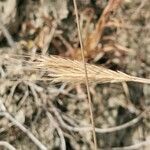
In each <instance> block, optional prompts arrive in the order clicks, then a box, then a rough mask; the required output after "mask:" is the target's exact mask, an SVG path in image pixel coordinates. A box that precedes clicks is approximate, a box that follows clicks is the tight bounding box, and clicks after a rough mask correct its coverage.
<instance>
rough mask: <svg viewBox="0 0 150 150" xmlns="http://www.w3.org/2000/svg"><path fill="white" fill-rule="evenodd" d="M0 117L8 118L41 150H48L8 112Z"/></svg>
mask: <svg viewBox="0 0 150 150" xmlns="http://www.w3.org/2000/svg"><path fill="white" fill-rule="evenodd" d="M0 116H3V117H6V118H7V119H8V120H10V121H11V122H12V123H13V124H14V125H16V126H17V127H19V129H20V130H22V131H23V132H24V133H25V134H26V135H27V136H28V137H29V138H30V139H31V140H32V141H33V142H34V143H35V145H37V147H38V148H39V149H41V150H47V148H46V147H45V146H44V145H43V144H42V143H41V142H40V141H39V140H38V139H37V138H36V137H35V136H34V135H33V134H32V133H31V132H30V131H29V130H27V129H26V128H25V127H24V126H23V125H22V124H21V123H20V122H18V121H17V120H16V119H15V118H13V117H12V116H11V115H10V114H9V113H8V112H0Z"/></svg>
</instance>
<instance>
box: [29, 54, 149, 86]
mask: <svg viewBox="0 0 150 150" xmlns="http://www.w3.org/2000/svg"><path fill="white" fill-rule="evenodd" d="M28 64H29V66H30V67H31V68H33V69H35V70H37V69H40V70H44V71H47V72H48V75H47V76H46V77H47V79H48V80H51V81H52V82H55V83H56V82H67V83H71V84H74V83H84V82H85V72H84V67H83V63H82V62H80V61H76V60H70V59H65V58H62V57H55V56H50V57H46V56H38V57H37V58H36V61H34V62H28ZM86 66H87V73H88V79H89V82H90V83H114V82H124V81H132V82H139V83H146V84H150V79H145V78H139V77H135V76H130V75H128V74H125V73H123V72H121V71H113V70H110V69H107V68H104V67H102V66H96V65H92V64H89V63H86ZM41 79H42V78H41Z"/></svg>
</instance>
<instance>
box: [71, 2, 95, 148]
mask: <svg viewBox="0 0 150 150" xmlns="http://www.w3.org/2000/svg"><path fill="white" fill-rule="evenodd" d="M73 4H74V10H75V14H76V22H77V28H78V37H79V42H80V50H81V56H82V61H83V67H84V79H85V84H86V90H87V98H88V106H89V111H90V119H91V123H92V127H93V129H92V132H93V140H94V149H95V150H97V141H96V133H95V123H94V117H93V111H92V99H91V95H90V88H89V79H88V72H87V66H86V62H85V54H84V47H83V41H82V35H81V29H80V23H79V16H78V9H77V3H76V0H73Z"/></svg>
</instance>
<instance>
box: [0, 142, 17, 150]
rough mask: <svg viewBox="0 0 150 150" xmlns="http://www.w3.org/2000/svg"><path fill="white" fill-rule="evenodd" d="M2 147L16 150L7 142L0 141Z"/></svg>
mask: <svg viewBox="0 0 150 150" xmlns="http://www.w3.org/2000/svg"><path fill="white" fill-rule="evenodd" d="M0 146H4V147H6V148H7V149H9V150H16V148H14V147H13V146H12V145H11V144H9V143H8V142H5V141H0Z"/></svg>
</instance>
